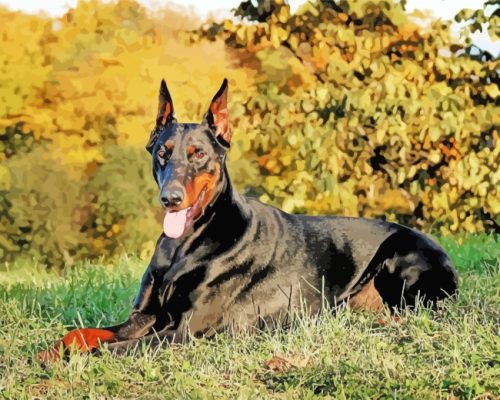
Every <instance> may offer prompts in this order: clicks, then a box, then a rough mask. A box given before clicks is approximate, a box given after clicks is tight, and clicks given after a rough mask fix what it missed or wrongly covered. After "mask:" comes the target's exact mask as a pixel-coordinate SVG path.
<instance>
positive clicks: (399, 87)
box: [192, 0, 500, 233]
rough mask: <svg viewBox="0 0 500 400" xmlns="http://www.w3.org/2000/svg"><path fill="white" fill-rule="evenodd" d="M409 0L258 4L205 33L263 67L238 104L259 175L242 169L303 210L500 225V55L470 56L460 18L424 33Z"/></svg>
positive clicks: (244, 141)
mask: <svg viewBox="0 0 500 400" xmlns="http://www.w3.org/2000/svg"><path fill="white" fill-rule="evenodd" d="M403 5H404V3H395V2H392V1H380V2H373V1H370V0H358V1H333V0H325V1H321V2H316V3H314V2H308V3H306V4H305V5H303V6H302V7H301V8H300V9H299V11H298V12H297V13H296V14H294V15H292V14H291V13H290V9H289V6H288V5H287V4H286V3H284V2H283V1H282V0H268V1H265V2H257V3H255V2H251V1H245V2H243V3H241V5H240V6H239V7H238V8H237V9H236V10H235V14H236V15H238V16H241V17H242V18H244V19H245V20H248V21H251V22H252V23H251V24H248V23H244V22H241V23H235V22H233V21H232V20H226V21H223V22H216V23H208V24H206V25H205V26H203V27H202V28H201V29H200V30H198V31H196V32H193V35H192V38H193V40H195V41H197V40H200V39H201V38H207V39H209V40H214V39H216V38H218V37H222V38H223V39H224V40H225V43H226V45H227V46H229V47H231V48H233V49H234V50H235V51H236V52H237V54H238V55H239V57H240V58H241V59H245V60H250V61H249V62H251V63H254V64H256V65H257V67H256V69H257V70H258V71H259V76H258V78H257V80H258V82H260V83H258V85H257V87H258V92H259V94H258V95H257V96H254V97H252V98H251V99H249V101H248V102H247V103H246V104H245V105H244V106H243V105H241V106H237V107H235V108H237V109H239V111H238V120H237V123H238V129H239V130H242V131H243V132H244V133H243V134H240V135H236V138H237V139H236V140H237V147H238V148H237V150H235V151H234V153H236V154H235V155H236V156H235V157H234V159H235V161H234V163H235V164H237V163H238V161H237V160H245V161H244V162H245V165H248V164H249V163H250V161H248V160H254V163H253V165H254V167H255V169H256V170H258V172H257V171H256V172H255V173H253V174H245V175H244V176H242V177H241V178H240V176H239V175H238V174H236V179H237V180H238V183H239V184H240V186H241V187H251V188H253V189H254V190H255V191H256V192H257V193H258V194H259V195H260V196H261V198H262V199H263V200H265V201H267V202H270V203H273V204H275V205H277V206H280V207H282V208H284V209H285V210H287V211H290V212H308V213H313V214H346V215H355V216H358V215H362V216H367V217H382V218H388V219H390V220H396V221H400V222H403V223H408V224H411V225H420V226H421V227H423V228H424V229H427V230H428V229H431V228H433V229H440V231H441V232H443V233H448V232H456V231H459V230H465V231H469V232H476V231H483V230H491V229H496V230H498V224H499V223H500V220H499V217H498V215H499V212H500V201H499V194H498V183H499V179H500V174H499V168H498V167H499V164H498V163H499V152H500V147H499V146H498V126H499V121H500V120H499V115H500V114H499V112H498V111H499V109H498V101H499V89H498V84H499V79H498V67H499V64H498V60H488V61H481V60H477V59H473V58H471V57H468V56H467V55H465V54H464V51H463V48H464V46H463V45H461V44H459V43H454V41H453V39H452V38H451V37H450V30H449V23H444V22H442V21H434V22H433V23H432V25H431V27H430V29H428V30H423V29H421V28H420V27H418V26H417V25H415V24H413V23H412V22H411V20H410V19H409V18H408V16H407V14H406V13H405V11H404V9H403ZM243 54H245V55H246V56H245V57H243V56H242V55H243ZM248 54H250V55H251V56H252V57H249V56H248ZM250 177H251V178H250ZM249 178H250V179H251V180H250V179H249Z"/></svg>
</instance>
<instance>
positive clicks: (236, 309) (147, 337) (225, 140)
mask: <svg viewBox="0 0 500 400" xmlns="http://www.w3.org/2000/svg"><path fill="white" fill-rule="evenodd" d="M227 95H228V82H227V80H226V79H225V80H224V82H223V83H222V86H221V87H220V89H219V91H218V92H217V94H216V95H215V97H214V98H213V100H212V102H211V104H210V107H209V110H208V112H207V113H206V115H205V117H204V119H203V122H202V123H201V124H195V123H178V122H176V119H175V116H174V108H173V103H172V99H171V96H170V94H169V91H168V89H167V85H166V83H165V81H164V80H162V82H161V86H160V95H159V109H158V115H157V119H156V126H155V128H154V130H153V131H152V133H151V136H150V139H149V142H148V144H147V146H146V148H147V150H148V151H149V152H150V153H151V155H152V165H153V175H154V179H155V180H156V182H157V183H158V186H159V189H160V201H161V203H162V205H163V206H164V207H165V217H164V220H163V233H162V234H161V236H160V238H159V240H158V242H157V245H156V249H155V252H154V255H153V257H152V260H151V262H150V263H149V266H148V267H147V269H146V271H145V273H144V276H143V278H142V283H141V287H140V290H139V293H138V295H137V297H136V299H135V302H134V307H133V311H132V313H131V314H130V317H129V318H128V320H127V321H125V322H124V323H122V324H120V325H117V326H113V327H109V328H103V329H79V330H75V331H72V332H70V333H68V334H67V335H66V336H65V337H64V338H63V339H62V341H60V342H58V343H57V344H56V346H55V347H53V348H52V349H50V350H48V351H45V352H42V353H40V354H39V359H41V360H45V361H47V360H51V359H54V358H59V357H60V356H62V355H63V354H66V353H67V350H68V349H69V348H70V347H71V346H72V345H76V347H77V348H79V349H80V350H83V351H85V350H91V351H95V350H98V349H99V347H100V345H101V344H102V343H105V342H107V346H108V348H109V349H111V350H116V351H119V350H120V349H124V348H128V347H129V346H131V345H134V344H137V343H139V342H141V341H149V343H157V342H158V341H160V340H165V341H167V342H183V341H185V340H187V339H188V338H191V337H201V336H210V335H212V334H213V333H215V332H219V331H221V330H224V329H226V328H231V329H235V328H236V329H238V330H240V329H247V328H252V327H257V328H262V326H263V325H270V324H276V323H278V324H287V321H289V317H290V315H292V314H293V311H294V310H297V309H299V308H301V309H302V310H303V309H304V305H305V307H306V312H308V313H311V314H314V313H318V312H320V311H321V310H322V309H323V308H324V305H325V302H326V303H327V304H329V305H331V306H332V307H330V308H329V309H332V308H333V305H336V304H340V303H344V304H345V303H348V304H350V305H351V307H355V308H369V309H380V307H382V306H383V304H384V303H385V305H387V306H389V307H390V308H391V309H399V308H402V307H413V306H415V304H416V302H417V299H418V298H420V299H422V301H424V302H426V303H429V304H435V303H436V302H437V301H438V300H440V299H443V298H445V297H447V296H450V295H453V294H455V293H456V291H457V287H458V277H457V273H456V271H455V269H454V267H453V265H452V263H451V261H450V259H449V257H448V256H447V255H446V253H445V252H444V251H443V249H441V248H440V247H439V246H438V245H437V244H436V243H434V242H433V241H432V240H430V239H429V238H428V237H426V236H424V235H423V234H422V233H419V232H417V231H415V230H413V229H410V228H407V227H404V226H401V225H398V224H394V223H389V222H385V221H381V220H369V219H363V218H348V217H334V216H324V217H314V216H305V215H291V214H287V213H285V212H283V211H281V210H279V209H277V208H274V207H272V206H269V205H265V204H262V203H260V202H259V201H257V200H255V199H251V198H246V197H244V196H242V195H241V194H239V193H238V192H237V191H235V189H234V187H233V185H232V184H231V180H230V179H229V175H228V172H227V169H226V164H225V160H226V156H227V152H228V149H229V146H230V142H231V130H230V127H229V119H228V103H227ZM61 350H62V352H63V353H61Z"/></svg>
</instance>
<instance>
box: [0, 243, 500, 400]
mask: <svg viewBox="0 0 500 400" xmlns="http://www.w3.org/2000/svg"><path fill="white" fill-rule="evenodd" d="M440 242H441V243H442V244H443V246H444V247H445V248H446V249H447V250H448V251H449V253H450V255H451V257H452V259H453V261H454V263H455V265H456V266H457V268H458V270H459V273H460V279H461V292H460V295H459V298H458V300H457V301H456V302H455V303H453V304H448V305H447V307H445V308H444V309H442V310H440V311H439V312H433V311H430V310H426V309H420V310H417V311H416V312H411V313H409V312H408V313H404V314H402V315H401V317H402V320H401V322H399V323H396V322H394V321H392V320H390V319H389V318H388V316H387V315H385V316H383V317H382V318H383V319H385V320H386V321H387V323H385V324H383V323H380V322H378V321H377V320H378V317H377V316H375V315H373V314H369V313H359V312H358V313H355V312H351V311H350V310H348V309H346V310H344V311H342V312H340V313H338V314H337V315H336V316H329V315H324V316H322V317H320V318H319V319H316V320H313V319H310V318H302V319H299V320H298V321H297V324H296V325H295V326H294V327H293V328H292V329H290V330H288V331H274V332H265V333H261V334H252V335H248V336H236V337H229V336H226V335H219V336H218V337H216V338H215V339H213V340H198V341H196V342H194V343H192V344H190V345H186V346H167V347H165V348H161V349H143V351H141V352H140V354H136V355H135V356H134V355H131V356H124V357H113V356H112V355H110V354H109V353H106V352H105V353H104V355H103V356H102V357H100V358H97V357H87V356H84V355H83V356H79V355H77V356H75V357H73V358H72V359H71V361H70V362H69V363H64V362H60V363H56V364H55V365H53V366H52V367H51V368H49V369H47V370H44V369H42V368H41V367H40V366H39V365H37V364H36V363H32V362H31V358H32V356H33V354H35V353H36V352H37V351H40V350H42V349H44V348H45V347H46V346H48V345H49V344H50V343H51V342H52V341H53V340H55V339H57V338H60V337H61V336H62V335H63V334H64V333H65V332H66V331H67V329H69V328H72V327H75V326H105V325H108V324H114V323H117V322H120V321H122V320H123V319H125V318H126V317H127V315H128V312H129V310H130V304H131V301H132V298H133V296H134V293H135V291H136V289H137V287H138V279H139V277H140V275H141V273H142V271H143V269H144V268H145V263H144V262H142V261H138V260H136V259H130V258H127V257H124V258H122V259H121V260H120V261H119V262H118V263H116V265H114V266H105V265H99V264H98V263H97V264H82V265H79V266H77V267H74V268H72V269H70V270H67V271H65V273H64V275H63V276H60V275H56V274H53V273H52V274H51V273H47V272H45V271H44V270H43V269H40V268H37V267H36V266H33V265H10V266H9V265H7V266H4V267H0V268H3V269H1V270H0V271H1V272H0V398H8V399H24V398H52V399H68V398H91V399H93V398H106V399H107V398H130V399H138V398H140V399H157V398H158V399H184V398H193V399H211V398H227V399H236V398H241V399H247V398H254V399H262V398H273V399H275V398H276V399H289V398H290V399H310V398H339V399H342V398H348V399H366V398H374V399H383V398H405V399H409V398H418V399H434V398H445V399H456V398H460V399H462V398H464V399H469V398H470V399H473V398H478V399H487V398H491V399H493V398H498V396H500V390H499V384H500V341H499V336H498V335H499V324H500V271H499V270H500V268H499V267H500V261H499V260H500V238H499V237H498V236H496V237H494V236H484V235H483V236H467V237H466V238H465V240H457V239H451V238H446V239H444V238H443V239H440ZM273 357H275V358H273ZM277 357H281V358H277Z"/></svg>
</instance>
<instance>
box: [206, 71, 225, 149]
mask: <svg viewBox="0 0 500 400" xmlns="http://www.w3.org/2000/svg"><path fill="white" fill-rule="evenodd" d="M227 92H228V85H227V79H224V81H223V82H222V85H221V87H220V89H219V90H218V92H217V93H216V94H215V96H214V98H213V99H212V102H211V103H210V107H209V109H208V111H207V113H206V114H205V122H206V123H207V124H208V126H210V128H211V129H212V131H213V133H214V135H215V137H216V138H217V139H218V140H219V141H220V142H221V143H222V144H223V145H225V146H229V143H230V142H231V129H229V116H228V111H227Z"/></svg>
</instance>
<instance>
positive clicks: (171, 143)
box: [165, 139, 174, 150]
mask: <svg viewBox="0 0 500 400" xmlns="http://www.w3.org/2000/svg"><path fill="white" fill-rule="evenodd" d="M165 148H166V149H168V150H172V149H173V148H174V141H173V140H171V139H169V140H167V141H166V142H165Z"/></svg>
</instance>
